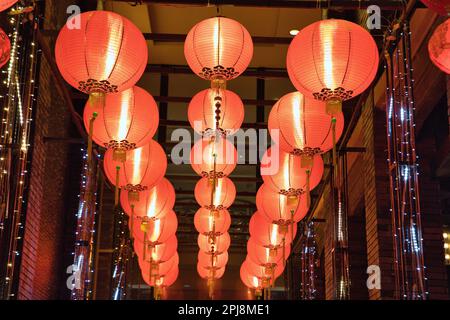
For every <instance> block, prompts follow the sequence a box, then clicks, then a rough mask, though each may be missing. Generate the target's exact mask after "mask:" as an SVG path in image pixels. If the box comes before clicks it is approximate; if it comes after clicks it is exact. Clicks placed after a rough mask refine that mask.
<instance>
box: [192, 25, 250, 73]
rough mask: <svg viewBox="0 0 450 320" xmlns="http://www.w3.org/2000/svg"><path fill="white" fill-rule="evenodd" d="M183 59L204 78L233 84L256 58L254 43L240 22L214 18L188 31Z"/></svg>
mask: <svg viewBox="0 0 450 320" xmlns="http://www.w3.org/2000/svg"><path fill="white" fill-rule="evenodd" d="M184 56H185V57H186V60H187V63H188V64H189V67H191V69H192V71H193V72H194V73H195V74H197V75H198V76H200V77H201V78H203V79H206V80H214V79H223V80H231V79H234V78H236V77H238V76H239V75H240V74H242V73H243V72H244V70H245V69H247V66H248V65H249V63H250V61H251V60H252V56H253V42H252V38H251V36H250V34H249V33H248V31H247V29H245V28H244V26H242V25H241V24H240V23H239V22H237V21H235V20H232V19H228V18H224V17H214V18H210V19H206V20H203V21H201V22H199V23H197V24H196V25H195V26H194V27H193V28H192V29H191V30H190V31H189V33H188V35H187V37H186V41H185V43H184Z"/></svg>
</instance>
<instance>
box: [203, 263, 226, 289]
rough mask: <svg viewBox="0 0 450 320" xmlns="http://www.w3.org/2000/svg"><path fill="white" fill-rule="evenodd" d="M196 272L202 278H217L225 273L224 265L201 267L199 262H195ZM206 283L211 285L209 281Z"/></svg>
mask: <svg viewBox="0 0 450 320" xmlns="http://www.w3.org/2000/svg"><path fill="white" fill-rule="evenodd" d="M197 272H198V275H199V276H200V277H201V278H202V279H205V280H217V279H220V278H222V277H223V275H224V273H225V267H223V268H219V269H214V270H211V269H208V268H205V267H203V266H202V265H201V264H200V263H197ZM208 285H211V283H208Z"/></svg>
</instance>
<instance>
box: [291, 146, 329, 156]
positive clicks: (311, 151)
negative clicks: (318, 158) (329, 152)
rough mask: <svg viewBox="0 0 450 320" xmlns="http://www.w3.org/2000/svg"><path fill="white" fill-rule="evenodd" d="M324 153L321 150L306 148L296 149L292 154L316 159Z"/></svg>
mask: <svg viewBox="0 0 450 320" xmlns="http://www.w3.org/2000/svg"><path fill="white" fill-rule="evenodd" d="M322 153H323V151H322V150H321V149H320V148H310V147H306V148H303V149H294V150H293V151H292V152H291V153H290V154H291V155H293V156H305V157H311V158H314V156H315V155H317V154H322Z"/></svg>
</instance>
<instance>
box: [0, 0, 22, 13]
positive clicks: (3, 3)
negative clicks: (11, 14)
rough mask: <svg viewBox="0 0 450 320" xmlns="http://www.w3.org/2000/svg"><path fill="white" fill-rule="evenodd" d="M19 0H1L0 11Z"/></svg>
mask: <svg viewBox="0 0 450 320" xmlns="http://www.w3.org/2000/svg"><path fill="white" fill-rule="evenodd" d="M17 1H18V0H0V12H1V11H4V10H6V9H8V8H9V7H11V6H12V5H13V4H14V3H16V2H17Z"/></svg>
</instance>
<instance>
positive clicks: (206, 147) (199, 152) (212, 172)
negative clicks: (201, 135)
mask: <svg viewBox="0 0 450 320" xmlns="http://www.w3.org/2000/svg"><path fill="white" fill-rule="evenodd" d="M236 164H237V151H236V148H235V147H234V145H233V144H232V143H231V142H230V141H228V140H227V139H225V138H222V137H220V136H219V137H216V138H213V139H206V138H205V139H201V140H199V141H197V142H196V143H195V144H194V146H193V147H192V150H191V166H192V169H194V171H195V172H196V173H197V174H198V175H199V176H202V177H207V178H223V177H226V176H228V175H229V174H230V173H231V172H233V170H234V169H235V168H236Z"/></svg>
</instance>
